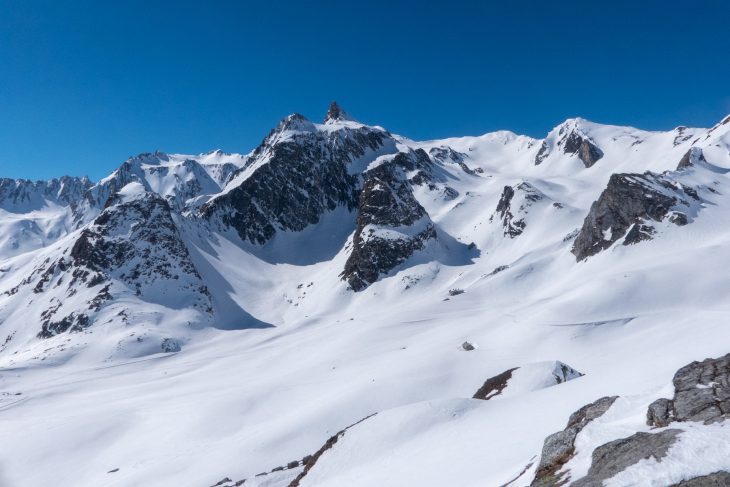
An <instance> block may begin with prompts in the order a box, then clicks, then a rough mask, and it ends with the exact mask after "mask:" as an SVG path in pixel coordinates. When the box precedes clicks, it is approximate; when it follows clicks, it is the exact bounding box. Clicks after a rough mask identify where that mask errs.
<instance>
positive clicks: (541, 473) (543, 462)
mask: <svg viewBox="0 0 730 487" xmlns="http://www.w3.org/2000/svg"><path fill="white" fill-rule="evenodd" d="M616 399H617V396H612V397H602V398H601V399H598V400H597V401H595V402H593V403H591V404H588V405H586V406H583V407H582V408H580V409H579V410H578V411H576V412H574V413H573V414H571V415H570V419H569V420H568V425H567V426H566V427H565V429H564V430H563V431H559V432H557V433H554V434H552V435H550V436H548V437H547V438H546V439H545V444H544V446H543V448H542V455H541V457H540V464H539V465H538V467H537V471H536V473H535V480H533V482H532V483H531V484H530V486H531V487H553V486H559V485H564V484H565V482H566V481H567V479H565V478H564V476H565V474H564V473H561V472H560V469H561V468H562V467H563V465H565V464H566V463H567V462H568V460H570V459H571V458H572V457H573V456H574V455H575V438H576V436H578V433H580V432H581V431H582V430H583V428H585V426H586V425H587V424H588V423H590V422H591V421H593V420H594V419H596V418H599V417H601V416H603V415H604V414H605V413H606V411H608V409H609V408H610V407H611V405H612V404H613V403H614V401H615V400H616Z"/></svg>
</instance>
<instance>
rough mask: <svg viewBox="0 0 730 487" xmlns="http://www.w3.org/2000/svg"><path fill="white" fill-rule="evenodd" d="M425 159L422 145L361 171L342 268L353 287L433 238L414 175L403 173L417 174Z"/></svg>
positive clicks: (365, 283) (361, 285)
mask: <svg viewBox="0 0 730 487" xmlns="http://www.w3.org/2000/svg"><path fill="white" fill-rule="evenodd" d="M424 158H425V159H424ZM427 161H428V162H430V161H429V159H428V155H427V154H426V153H425V152H424V151H423V150H420V149H419V150H417V151H412V152H407V153H403V152H402V153H399V154H397V155H396V156H395V157H393V158H391V159H389V160H387V161H384V162H382V163H381V164H379V165H378V166H376V167H374V168H372V169H370V170H368V171H367V172H366V173H365V174H364V180H365V183H364V185H363V189H362V191H361V192H360V198H359V203H358V213H357V227H356V229H355V234H354V236H353V241H352V251H351V253H350V256H349V258H348V259H347V262H346V263H345V268H344V270H343V272H342V274H341V277H342V279H343V280H346V281H347V283H348V284H349V285H350V287H351V288H352V289H353V290H355V291H360V290H362V289H365V288H366V287H367V286H368V285H370V284H372V283H373V282H375V281H376V280H377V279H378V277H379V276H380V275H382V274H386V273H388V272H389V271H391V270H392V269H394V268H395V267H397V266H398V265H400V264H402V263H403V262H405V261H406V259H408V258H409V257H410V256H411V255H413V254H414V253H415V252H416V251H418V250H421V249H423V248H424V247H425V245H426V244H427V242H428V241H429V240H435V239H436V229H435V227H434V225H433V223H432V222H431V219H430V217H429V216H428V214H427V213H426V210H425V209H424V208H423V207H422V206H421V205H420V204H419V203H418V201H417V200H416V198H415V197H414V196H413V191H412V189H411V181H413V178H411V180H410V181H409V179H408V177H407V175H406V172H411V173H412V172H413V171H417V173H416V176H414V177H419V176H418V175H419V174H420V171H419V169H421V168H422V167H423V166H422V164H424V163H426V162H427Z"/></svg>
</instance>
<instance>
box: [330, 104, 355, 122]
mask: <svg viewBox="0 0 730 487" xmlns="http://www.w3.org/2000/svg"><path fill="white" fill-rule="evenodd" d="M345 120H352V118H350V115H348V114H347V112H345V111H344V110H343V109H342V107H341V106H340V105H338V104H337V102H336V101H333V102H332V103H330V107H329V109H328V110H327V116H326V117H324V123H332V122H342V121H345Z"/></svg>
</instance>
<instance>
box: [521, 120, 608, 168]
mask: <svg viewBox="0 0 730 487" xmlns="http://www.w3.org/2000/svg"><path fill="white" fill-rule="evenodd" d="M579 123H580V120H568V121H566V122H565V123H564V124H562V125H561V126H560V129H559V130H558V133H557V134H555V133H554V132H552V133H551V134H550V135H548V137H547V138H546V139H545V140H543V142H542V144H541V145H540V149H539V150H538V151H537V154H536V155H535V165H536V166H538V165H540V164H541V163H542V162H543V161H544V160H545V159H546V158H547V157H548V156H549V155H550V153H551V151H552V149H553V147H557V148H558V149H560V150H561V151H562V152H563V153H564V154H568V155H572V154H575V155H577V156H578V158H579V159H580V160H581V161H582V162H583V165H584V166H585V167H586V168H589V167H592V166H593V165H594V164H595V163H596V162H598V160H599V159H601V158H602V157H603V151H602V150H601V148H600V147H598V145H596V143H595V142H594V141H593V139H591V137H589V136H588V135H587V134H586V133H585V132H584V131H583V130H581V129H580V128H579Z"/></svg>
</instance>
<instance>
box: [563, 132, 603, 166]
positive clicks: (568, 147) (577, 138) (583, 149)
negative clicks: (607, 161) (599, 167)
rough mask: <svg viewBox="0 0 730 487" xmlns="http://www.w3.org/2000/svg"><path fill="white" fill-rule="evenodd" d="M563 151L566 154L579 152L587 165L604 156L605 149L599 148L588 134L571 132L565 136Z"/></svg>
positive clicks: (591, 164)
mask: <svg viewBox="0 0 730 487" xmlns="http://www.w3.org/2000/svg"><path fill="white" fill-rule="evenodd" d="M563 151H564V152H565V153H566V154H577V155H578V158H579V159H580V160H581V161H583V164H584V165H585V167H587V168H588V167H591V166H593V165H594V164H595V163H596V162H598V160H599V159H600V158H601V157H603V151H602V150H601V149H599V148H598V146H597V145H596V144H594V143H593V142H592V141H591V140H590V139H589V138H588V137H587V136H585V135H581V134H578V133H577V132H571V133H570V134H569V135H568V136H567V137H566V138H565V145H564V147H563Z"/></svg>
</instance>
